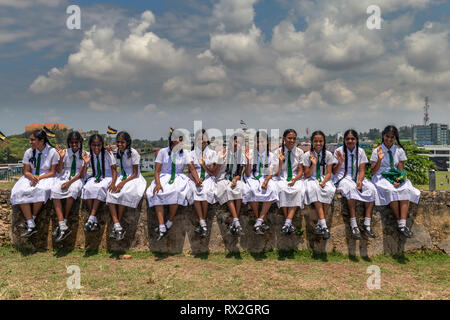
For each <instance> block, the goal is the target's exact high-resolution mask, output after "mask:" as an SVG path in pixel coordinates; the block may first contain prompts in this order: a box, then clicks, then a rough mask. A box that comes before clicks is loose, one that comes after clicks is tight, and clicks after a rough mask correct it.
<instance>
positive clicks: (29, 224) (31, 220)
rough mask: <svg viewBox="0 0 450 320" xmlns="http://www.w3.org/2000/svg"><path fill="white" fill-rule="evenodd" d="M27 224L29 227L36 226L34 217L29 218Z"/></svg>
mask: <svg viewBox="0 0 450 320" xmlns="http://www.w3.org/2000/svg"><path fill="white" fill-rule="evenodd" d="M27 225H28V228H34V227H36V224H35V223H34V220H33V219H30V220H27Z"/></svg>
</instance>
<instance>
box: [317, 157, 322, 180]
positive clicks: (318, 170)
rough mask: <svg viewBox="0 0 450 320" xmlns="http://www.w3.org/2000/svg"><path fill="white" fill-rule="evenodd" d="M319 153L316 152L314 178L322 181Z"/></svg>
mask: <svg viewBox="0 0 450 320" xmlns="http://www.w3.org/2000/svg"><path fill="white" fill-rule="evenodd" d="M319 158H320V157H319V154H317V163H316V178H317V180H319V182H322V177H321V176H320V161H319V160H320V159H319Z"/></svg>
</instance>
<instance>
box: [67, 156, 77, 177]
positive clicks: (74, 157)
mask: <svg viewBox="0 0 450 320" xmlns="http://www.w3.org/2000/svg"><path fill="white" fill-rule="evenodd" d="M76 169H77V160H76V156H75V155H73V156H72V167H71V168H70V176H69V180H72V178H73V177H74V176H75V171H76Z"/></svg>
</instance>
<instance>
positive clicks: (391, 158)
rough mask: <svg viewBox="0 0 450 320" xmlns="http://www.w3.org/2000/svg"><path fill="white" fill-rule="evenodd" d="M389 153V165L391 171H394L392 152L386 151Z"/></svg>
mask: <svg viewBox="0 0 450 320" xmlns="http://www.w3.org/2000/svg"><path fill="white" fill-rule="evenodd" d="M388 153H389V163H390V164H391V169H394V157H393V156H392V151H391V150H388Z"/></svg>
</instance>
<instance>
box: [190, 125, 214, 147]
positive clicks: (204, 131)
mask: <svg viewBox="0 0 450 320" xmlns="http://www.w3.org/2000/svg"><path fill="white" fill-rule="evenodd" d="M199 135H204V136H206V138H207V141H206V145H207V146H209V145H210V144H211V141H209V137H208V134H207V133H206V130H205V129H201V130H198V131H197V132H196V134H195V138H194V141H193V142H192V144H191V151H192V150H194V149H195V142H196V141H197V138H198V136H199ZM202 151H203V150H202Z"/></svg>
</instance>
